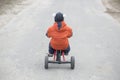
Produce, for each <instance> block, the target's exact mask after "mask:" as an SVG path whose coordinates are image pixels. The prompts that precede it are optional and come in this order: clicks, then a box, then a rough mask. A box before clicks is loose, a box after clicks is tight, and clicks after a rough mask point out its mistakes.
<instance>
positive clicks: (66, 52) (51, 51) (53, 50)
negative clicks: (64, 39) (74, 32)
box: [49, 44, 70, 55]
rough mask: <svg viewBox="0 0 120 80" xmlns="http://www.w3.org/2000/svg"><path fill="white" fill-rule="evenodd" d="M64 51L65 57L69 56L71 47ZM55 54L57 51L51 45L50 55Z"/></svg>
mask: <svg viewBox="0 0 120 80" xmlns="http://www.w3.org/2000/svg"><path fill="white" fill-rule="evenodd" d="M63 51H64V53H65V55H68V53H69V51H70V46H68V47H67V49H65V50H63ZM54 52H55V49H53V48H52V47H51V45H50V44H49V53H50V54H54Z"/></svg>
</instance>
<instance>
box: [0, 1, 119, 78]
mask: <svg viewBox="0 0 120 80" xmlns="http://www.w3.org/2000/svg"><path fill="white" fill-rule="evenodd" d="M58 11H61V12H63V13H65V14H66V17H65V21H66V23H67V24H68V25H69V26H71V28H72V29H73V33H74V35H73V37H72V38H71V39H70V45H71V52H70V55H69V56H68V57H67V58H69V57H70V56H71V55H74V56H75V58H76V66H75V69H74V70H71V69H70V65H67V64H66V65H55V64H54V65H49V67H50V68H49V69H48V70H45V69H44V57H45V55H46V53H47V52H48V43H49V39H48V38H47V37H46V36H45V33H46V30H47V28H48V27H49V26H50V25H52V24H53V23H54V18H53V16H52V14H53V13H55V12H58ZM104 11H105V9H104V7H103V5H102V3H101V1H100V0H64V1H63V0H44V1H43V0H35V2H34V4H32V5H31V6H29V8H27V9H25V10H23V11H22V12H21V13H19V14H18V15H17V16H16V17H15V18H14V19H12V20H11V21H10V23H9V24H7V25H6V26H5V27H3V28H2V29H1V30H0V80H120V77H119V74H120V69H119V67H120V64H119V60H120V25H119V23H118V22H117V21H115V20H114V19H113V18H112V17H111V16H109V15H108V14H106V13H104Z"/></svg>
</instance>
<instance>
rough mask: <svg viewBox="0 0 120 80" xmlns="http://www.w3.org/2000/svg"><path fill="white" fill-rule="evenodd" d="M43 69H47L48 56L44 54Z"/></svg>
mask: <svg viewBox="0 0 120 80" xmlns="http://www.w3.org/2000/svg"><path fill="white" fill-rule="evenodd" d="M44 67H45V69H48V56H45V66H44Z"/></svg>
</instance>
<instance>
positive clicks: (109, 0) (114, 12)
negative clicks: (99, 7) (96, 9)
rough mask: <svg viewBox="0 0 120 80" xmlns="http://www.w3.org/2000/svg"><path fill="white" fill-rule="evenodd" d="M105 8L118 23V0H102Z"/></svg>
mask: <svg viewBox="0 0 120 80" xmlns="http://www.w3.org/2000/svg"><path fill="white" fill-rule="evenodd" d="M102 1H103V4H104V5H105V7H106V9H107V11H106V12H107V13H108V14H110V15H111V16H112V17H113V18H115V19H116V20H117V21H118V22H119V23H120V0H102Z"/></svg>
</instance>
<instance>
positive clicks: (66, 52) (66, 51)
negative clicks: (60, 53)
mask: <svg viewBox="0 0 120 80" xmlns="http://www.w3.org/2000/svg"><path fill="white" fill-rule="evenodd" d="M69 52H70V45H68V47H67V49H65V50H64V53H65V55H68V53H69Z"/></svg>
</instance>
